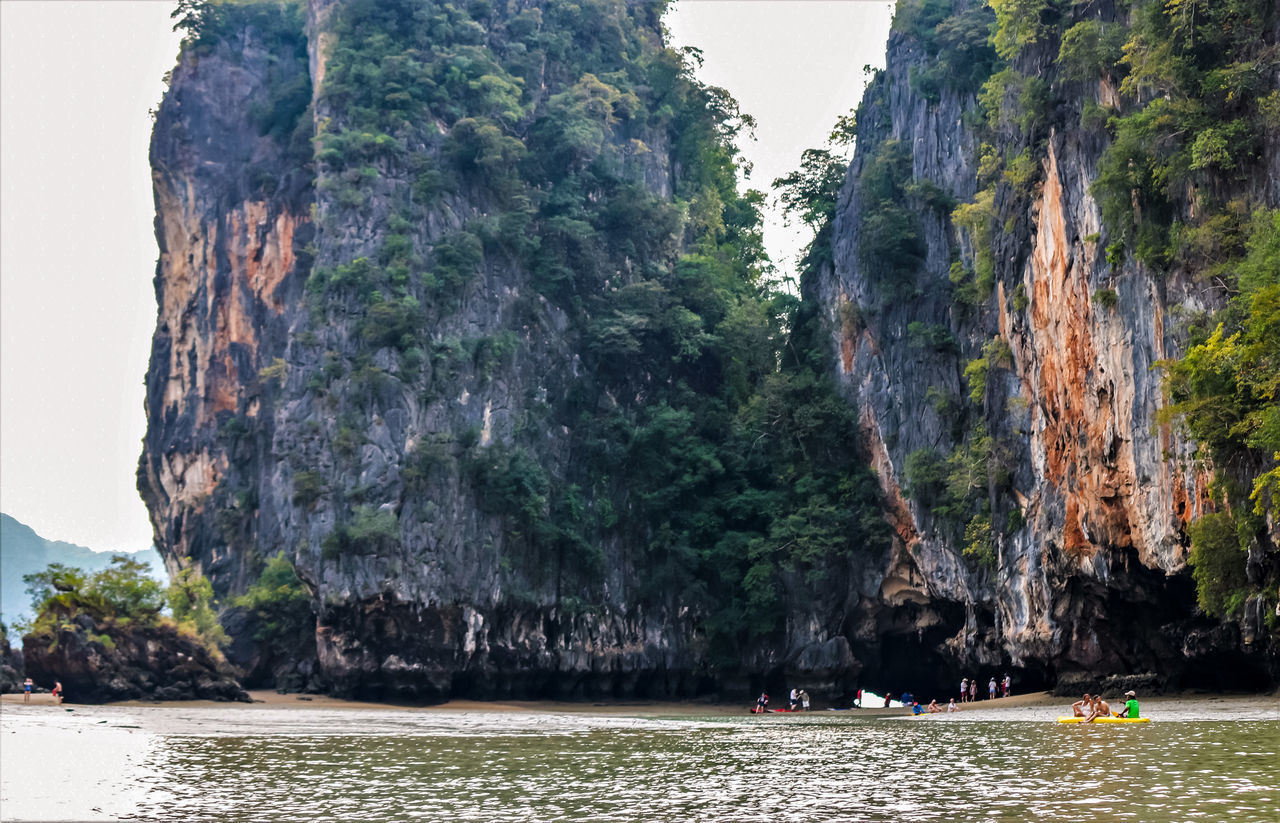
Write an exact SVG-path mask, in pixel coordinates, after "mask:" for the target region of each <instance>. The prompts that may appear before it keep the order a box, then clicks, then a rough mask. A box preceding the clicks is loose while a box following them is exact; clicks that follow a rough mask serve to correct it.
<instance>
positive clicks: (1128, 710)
mask: <svg viewBox="0 0 1280 823" xmlns="http://www.w3.org/2000/svg"><path fill="white" fill-rule="evenodd" d="M1124 696H1125V697H1127V698H1129V699H1128V700H1126V701H1124V708H1123V709H1121V710H1120V711H1118V712H1115V713H1114V714H1115V716H1116V717H1128V718H1130V719H1134V718H1136V717H1137V716H1138V695H1137V693H1136V692H1133V691H1127V692H1125V693H1124Z"/></svg>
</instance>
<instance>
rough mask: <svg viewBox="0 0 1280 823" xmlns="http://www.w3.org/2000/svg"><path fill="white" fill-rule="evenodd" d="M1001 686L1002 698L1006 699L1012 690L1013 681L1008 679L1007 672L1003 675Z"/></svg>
mask: <svg viewBox="0 0 1280 823" xmlns="http://www.w3.org/2000/svg"><path fill="white" fill-rule="evenodd" d="M1001 685H1002V686H1004V696H1005V697H1008V696H1009V695H1010V693H1011V692H1012V689H1013V680H1012V679H1010V677H1009V673H1008V672H1005V673H1004V680H1003V681H1002V682H1001Z"/></svg>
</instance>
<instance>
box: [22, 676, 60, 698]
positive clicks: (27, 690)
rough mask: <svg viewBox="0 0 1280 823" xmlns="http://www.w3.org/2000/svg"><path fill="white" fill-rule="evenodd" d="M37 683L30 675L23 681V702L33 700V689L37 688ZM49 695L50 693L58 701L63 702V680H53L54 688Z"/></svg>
mask: <svg viewBox="0 0 1280 823" xmlns="http://www.w3.org/2000/svg"><path fill="white" fill-rule="evenodd" d="M35 685H36V684H35V681H33V680H32V679H31V678H30V677H28V678H27V679H26V680H24V681H22V702H23V703H30V702H31V690H32V689H34V688H35ZM49 695H50V696H51V697H52V698H53V699H54V700H56V701H57V702H59V703H61V702H62V683H61V681H57V680H55V681H54V682H53V689H52V690H50V692H49Z"/></svg>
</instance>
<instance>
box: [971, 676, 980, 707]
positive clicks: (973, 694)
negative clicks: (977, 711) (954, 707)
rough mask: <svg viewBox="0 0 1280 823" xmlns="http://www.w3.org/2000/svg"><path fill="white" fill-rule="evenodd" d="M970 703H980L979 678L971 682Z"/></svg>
mask: <svg viewBox="0 0 1280 823" xmlns="http://www.w3.org/2000/svg"><path fill="white" fill-rule="evenodd" d="M969 702H970V703H977V702H978V678H976V677H975V678H973V679H972V680H970V681H969Z"/></svg>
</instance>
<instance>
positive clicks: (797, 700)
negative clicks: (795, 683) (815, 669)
mask: <svg viewBox="0 0 1280 823" xmlns="http://www.w3.org/2000/svg"><path fill="white" fill-rule="evenodd" d="M767 711H770V709H769V693H768V692H760V696H759V697H757V698H756V704H755V705H754V706H752V707H751V713H752V714H764V713H765V712H767ZM773 711H779V710H778V709H773ZM782 711H788V712H807V711H809V693H808V692H807V691H805V690H804V689H792V690H791V699H790V700H789V701H788V703H787V708H786V709H782Z"/></svg>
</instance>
